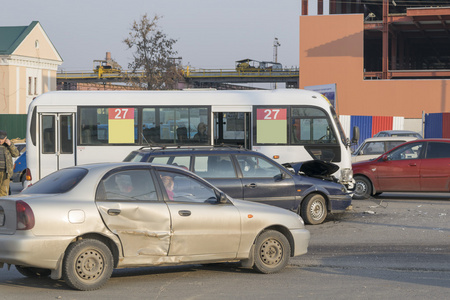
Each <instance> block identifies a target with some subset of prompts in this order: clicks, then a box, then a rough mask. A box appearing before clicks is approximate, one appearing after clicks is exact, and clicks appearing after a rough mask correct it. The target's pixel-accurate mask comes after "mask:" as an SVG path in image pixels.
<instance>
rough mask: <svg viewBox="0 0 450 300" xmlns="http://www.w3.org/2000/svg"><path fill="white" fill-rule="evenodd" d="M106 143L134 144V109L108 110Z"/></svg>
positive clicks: (119, 108) (118, 108)
mask: <svg viewBox="0 0 450 300" xmlns="http://www.w3.org/2000/svg"><path fill="white" fill-rule="evenodd" d="M108 142H109V143H112V144H131V143H134V142H135V141H134V108H127V107H115V108H109V109H108Z"/></svg>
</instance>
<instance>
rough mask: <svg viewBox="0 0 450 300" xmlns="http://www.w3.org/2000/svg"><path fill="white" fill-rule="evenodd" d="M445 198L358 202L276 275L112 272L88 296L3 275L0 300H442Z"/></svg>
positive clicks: (449, 279) (447, 240)
mask: <svg viewBox="0 0 450 300" xmlns="http://www.w3.org/2000/svg"><path fill="white" fill-rule="evenodd" d="M449 221H450V200H449V195H448V194H410V195H409V194H408V195H403V194H398V193H396V194H386V195H385V194H382V195H381V196H380V197H378V198H376V199H371V200H364V201H363V200H356V201H354V202H353V206H352V209H351V210H349V211H348V212H346V213H344V214H339V215H334V216H330V217H329V218H328V219H327V220H326V222H325V223H324V224H321V225H316V226H307V228H308V229H309V230H310V231H311V243H310V247H309V253H308V254H306V255H303V256H299V257H295V258H292V259H291V261H290V264H289V266H288V267H287V268H286V269H285V270H284V271H283V272H281V273H278V274H271V275H263V274H258V273H255V272H253V271H252V270H247V269H240V268H238V266H237V265H236V264H214V265H190V266H182V267H159V268H136V269H123V270H115V271H114V273H113V277H112V278H111V279H110V280H109V282H108V283H107V284H106V286H105V287H103V288H102V289H100V290H97V291H93V292H79V291H74V290H71V289H70V288H68V287H67V286H66V285H65V284H64V282H63V281H54V280H51V279H49V278H43V279H30V278H25V277H23V276H22V275H20V274H19V273H18V272H17V271H16V270H15V269H14V267H12V268H11V270H10V271H8V270H7V268H6V266H5V267H4V268H3V269H0V294H1V298H2V299H23V298H33V299H104V298H105V299H106V298H108V299H124V298H128V299H230V298H234V299H302V298H304V299H346V300H347V299H396V298H397V299H446V298H448V293H449V292H450V222H449Z"/></svg>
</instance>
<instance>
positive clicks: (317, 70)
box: [300, 14, 450, 132]
mask: <svg viewBox="0 0 450 300" xmlns="http://www.w3.org/2000/svg"><path fill="white" fill-rule="evenodd" d="M363 32H364V20H363V15H362V14H354V15H327V16H325V15H322V16H300V88H304V87H305V86H313V85H322V84H330V83H336V90H337V108H336V110H337V112H338V113H339V114H342V115H367V116H403V117H405V119H416V120H417V119H421V118H422V112H423V111H424V112H426V113H436V112H446V111H450V80H364V77H363V76H364V57H363V56H364V55H363V54H364V34H363ZM413 123H414V122H413ZM409 125H411V126H412V127H416V126H417V125H416V124H415V123H414V125H413V124H408V127H409ZM406 127H407V126H405V128H404V129H409V128H406ZM414 131H419V130H414ZM419 132H420V131H419Z"/></svg>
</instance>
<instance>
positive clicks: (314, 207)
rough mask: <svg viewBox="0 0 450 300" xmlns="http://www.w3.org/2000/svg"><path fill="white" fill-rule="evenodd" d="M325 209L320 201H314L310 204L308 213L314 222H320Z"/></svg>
mask: <svg viewBox="0 0 450 300" xmlns="http://www.w3.org/2000/svg"><path fill="white" fill-rule="evenodd" d="M324 211H325V208H324V206H323V202H322V201H320V200H315V201H313V202H312V203H311V207H310V213H311V217H312V218H313V219H314V220H320V219H321V218H322V217H323V214H324Z"/></svg>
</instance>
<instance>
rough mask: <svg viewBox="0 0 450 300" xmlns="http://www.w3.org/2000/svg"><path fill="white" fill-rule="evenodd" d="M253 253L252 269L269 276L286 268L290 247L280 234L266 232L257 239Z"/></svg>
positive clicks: (270, 231) (272, 231)
mask: <svg viewBox="0 0 450 300" xmlns="http://www.w3.org/2000/svg"><path fill="white" fill-rule="evenodd" d="M254 251H255V253H254V258H255V264H254V265H253V268H254V269H255V270H256V271H258V272H261V273H264V274H270V273H276V272H280V271H281V270H283V269H284V268H285V267H286V265H287V264H288V262H289V256H290V253H291V246H290V245H289V241H288V240H287V238H286V237H285V236H284V235H283V234H282V233H281V232H278V231H275V230H267V231H264V232H263V233H261V234H260V236H259V237H258V238H257V240H256V243H255V248H254Z"/></svg>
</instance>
